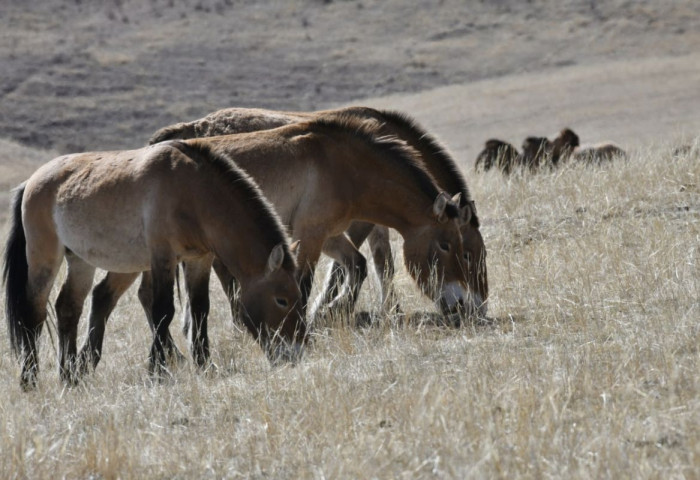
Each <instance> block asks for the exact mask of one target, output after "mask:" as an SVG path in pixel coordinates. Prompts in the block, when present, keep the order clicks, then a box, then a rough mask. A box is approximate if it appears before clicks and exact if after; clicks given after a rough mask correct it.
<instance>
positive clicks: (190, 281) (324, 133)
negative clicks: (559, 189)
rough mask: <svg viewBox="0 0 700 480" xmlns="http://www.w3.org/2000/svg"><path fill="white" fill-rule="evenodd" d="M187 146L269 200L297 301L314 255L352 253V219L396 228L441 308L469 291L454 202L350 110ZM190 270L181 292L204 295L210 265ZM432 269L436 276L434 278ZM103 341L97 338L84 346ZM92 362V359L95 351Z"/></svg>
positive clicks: (202, 328) (201, 315)
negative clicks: (283, 234)
mask: <svg viewBox="0 0 700 480" xmlns="http://www.w3.org/2000/svg"><path fill="white" fill-rule="evenodd" d="M165 144H166V145H167V143H165ZM185 144H186V145H190V146H193V147H197V146H201V145H207V146H209V147H210V148H211V149H212V150H213V151H215V152H218V153H221V154H226V155H228V156H230V157H231V158H233V159H235V161H236V163H237V164H238V165H240V166H241V167H242V168H244V169H245V170H246V171H247V172H248V173H249V174H250V175H251V176H252V177H253V178H254V179H255V180H256V181H257V182H258V183H259V185H260V187H261V188H262V190H263V191H264V192H265V193H266V195H267V197H268V198H269V199H270V201H271V202H272V203H273V204H274V205H275V207H276V208H277V211H278V212H279V215H280V217H281V218H282V221H283V222H284V223H285V224H287V225H288V226H289V227H290V230H291V233H292V236H293V238H295V239H298V240H300V245H299V251H298V258H297V260H298V262H299V265H300V268H301V269H302V273H301V280H300V287H301V291H302V306H305V305H306V300H307V299H308V295H309V291H310V289H311V282H312V279H313V271H314V267H315V265H316V262H317V260H318V258H319V256H320V253H321V251H322V250H323V251H324V252H325V253H327V254H328V255H330V256H331V257H332V258H334V259H336V260H339V261H342V260H344V251H343V249H349V250H352V251H356V248H355V247H354V245H352V243H351V242H350V241H349V240H348V239H347V237H345V236H344V235H342V234H343V232H344V231H345V230H346V229H347V227H348V226H349V225H350V222H351V221H352V220H355V219H358V220H365V221H369V222H371V223H378V224H382V225H387V226H389V227H392V228H394V229H396V230H398V231H399V233H400V234H401V235H402V236H403V238H404V259H405V262H406V266H407V268H408V270H409V272H410V273H411V275H413V277H414V278H415V279H416V281H417V282H418V284H419V285H420V287H421V288H422V289H423V291H424V292H425V293H426V294H427V295H429V296H430V297H432V298H433V299H435V300H436V301H438V302H439V303H440V305H441V306H442V308H443V311H444V312H451V311H453V310H455V309H456V308H457V307H458V305H459V304H460V303H463V302H464V299H465V298H466V297H467V295H468V294H467V292H466V291H465V287H464V273H463V272H464V266H463V263H462V262H463V260H462V257H463V253H462V252H463V250H462V241H461V234H460V230H459V227H458V225H457V223H456V219H457V218H458V217H459V216H460V208H459V206H458V204H456V203H454V201H453V200H451V199H450V197H449V196H448V195H446V194H445V193H443V192H441V191H440V190H439V189H438V187H437V186H436V184H435V180H434V179H433V178H432V176H430V175H429V174H428V173H427V172H426V171H425V170H424V169H423V168H422V166H421V163H420V160H419V158H418V155H417V153H416V152H415V150H413V149H412V148H410V147H408V146H407V145H406V144H405V143H404V142H402V141H399V140H398V139H396V138H393V137H378V136H377V135H376V131H375V128H374V126H373V125H372V124H368V123H366V122H363V121H360V120H358V119H357V118H354V117H352V116H335V117H332V118H330V117H321V118H317V119H315V120H313V121H311V122H308V123H299V124H293V125H288V126H285V127H280V128H277V129H273V130H266V131H256V132H252V133H245V134H238V135H225V136H217V137H209V138H201V139H191V140H186V141H185ZM210 261H211V259H210ZM224 267H225V265H224ZM188 270H190V269H189V266H186V283H187V285H188V291H200V292H201V294H202V296H206V290H207V289H206V285H208V279H209V266H208V265H205V264H204V262H203V263H202V264H200V265H198V266H197V268H196V269H195V272H194V273H193V274H192V275H189V274H188V273H187V272H188ZM229 270H230V269H228V268H216V272H217V274H218V275H219V276H220V277H221V278H222V283H223V285H224V286H225V287H226V288H227V291H230V288H232V278H231V273H233V274H234V276H235V272H233V271H231V272H230V273H229ZM431 274H435V275H436V276H437V280H438V281H437V283H436V282H435V281H434V278H433V277H431ZM110 282H111V279H110V275H108V276H107V277H106V278H105V281H104V282H103V285H102V286H98V288H102V290H103V291H107V292H115V294H117V295H118V294H121V291H118V290H119V289H116V288H113V287H112V286H111V284H110ZM122 291H123V290H122ZM194 303H195V302H194V301H193V302H192V310H193V314H192V319H193V322H194V323H193V328H192V329H191V331H192V336H193V338H192V345H197V344H198V342H201V341H202V340H201V336H202V335H204V336H206V323H205V319H206V313H207V310H208V305H206V304H204V303H203V304H202V305H195V304H194ZM195 310H196V313H195V312H194V311H195ZM108 314H109V312H101V314H100V315H99V316H95V317H93V316H91V328H92V329H94V330H95V331H97V332H100V333H103V331H104V323H105V322H106V319H107V315H108ZM100 345H101V340H100V341H99V342H95V343H93V344H91V345H88V346H86V347H87V348H88V349H97V348H99V347H100ZM193 354H194V355H195V361H196V362H197V363H198V364H200V365H203V364H204V363H206V361H207V360H208V359H207V356H206V352H197V351H194V352H193ZM94 358H99V352H98V354H97V355H95V356H94Z"/></svg>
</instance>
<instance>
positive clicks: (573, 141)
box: [551, 128, 581, 167]
mask: <svg viewBox="0 0 700 480" xmlns="http://www.w3.org/2000/svg"><path fill="white" fill-rule="evenodd" d="M551 144H552V148H551V155H552V158H551V162H552V166H553V167H556V166H558V165H559V163H560V162H565V161H566V160H568V159H569V158H570V157H571V154H572V153H573V151H574V150H575V149H576V147H578V146H579V145H580V144H581V142H580V141H579V138H578V135H576V133H574V131H573V130H571V129H570V128H564V129H563V130H562V131H560V132H559V134H558V135H557V136H556V137H555V138H554V140H552V142H551Z"/></svg>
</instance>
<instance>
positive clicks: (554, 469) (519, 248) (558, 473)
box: [0, 141, 700, 478]
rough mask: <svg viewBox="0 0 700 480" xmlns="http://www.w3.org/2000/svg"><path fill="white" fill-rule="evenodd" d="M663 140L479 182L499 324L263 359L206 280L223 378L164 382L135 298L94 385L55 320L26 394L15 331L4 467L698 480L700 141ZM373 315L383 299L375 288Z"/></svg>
mask: <svg viewBox="0 0 700 480" xmlns="http://www.w3.org/2000/svg"><path fill="white" fill-rule="evenodd" d="M670 150H671V149H670V147H669V146H659V147H657V148H655V149H653V150H648V151H641V152H636V153H635V154H633V155H632V158H631V159H630V160H629V161H628V162H627V163H621V162H618V163H616V164H615V165H612V166H608V167H601V168H583V167H577V168H566V169H562V170H560V171H557V172H554V173H548V174H542V175H538V176H527V177H515V178H512V179H510V180H504V179H503V178H502V177H501V176H500V175H498V174H496V173H489V174H485V175H481V176H472V178H471V180H470V185H471V187H472V190H473V194H474V197H475V198H476V200H477V202H478V207H479V212H480V215H481V217H482V218H483V219H484V227H483V232H484V234H485V238H486V242H487V246H488V248H489V256H488V261H489V273H490V281H491V282H490V284H491V292H492V298H491V306H490V315H491V322H490V323H489V324H487V325H467V326H463V327H461V328H459V329H454V328H449V327H441V326H435V325H434V324H432V323H431V321H430V318H431V316H430V315H420V314H419V315H418V317H421V316H422V317H424V318H425V319H426V321H425V322H423V323H421V322H416V321H412V322H403V323H402V322H401V321H397V320H396V319H383V321H380V322H378V324H375V325H374V326H372V327H369V328H364V329H361V328H353V327H349V326H343V325H333V328H319V330H318V335H317V337H316V338H315V344H314V346H313V348H312V349H310V350H309V351H308V352H307V355H306V356H305V358H304V360H303V361H302V362H301V364H299V365H298V366H296V367H282V368H277V369H271V368H270V367H269V366H268V364H267V361H266V360H265V359H264V357H263V356H262V354H261V353H260V351H259V348H258V347H257V346H256V345H255V344H254V343H253V341H252V340H251V339H250V338H249V336H248V335H247V334H245V333H244V332H242V331H240V330H238V329H237V328H235V327H233V326H232V324H231V321H230V318H229V315H228V314H227V311H228V309H227V306H226V304H225V302H224V301H223V297H222V295H221V293H220V288H219V287H218V285H214V284H212V291H213V292H214V294H215V297H214V302H213V305H212V309H213V313H212V317H213V318H212V321H211V325H212V327H211V336H212V339H213V349H214V354H213V357H214V361H215V362H216V363H217V364H218V366H219V370H218V372H217V373H215V374H211V375H202V374H198V373H196V372H195V371H194V370H193V369H192V368H191V367H190V366H183V367H181V368H179V369H177V370H176V371H175V376H174V379H173V380H172V381H171V382H169V383H167V384H163V385H152V384H151V383H150V382H149V380H148V376H147V373H146V368H145V366H146V355H147V352H148V347H149V333H148V328H147V325H146V322H145V321H144V319H143V315H142V313H141V311H140V307H139V306H138V301H137V300H136V295H135V294H134V293H133V291H130V292H129V294H128V295H127V298H125V299H123V301H122V302H121V304H120V306H119V307H118V309H117V311H116V312H115V315H114V317H113V318H112V320H111V321H110V324H109V326H108V332H107V338H106V348H105V356H104V359H103V362H102V363H101V364H100V366H99V367H98V369H97V371H96V373H95V375H94V376H92V377H91V378H89V379H88V380H87V382H86V383H85V384H84V385H82V386H80V387H77V388H74V389H65V388H63V387H62V385H61V384H60V382H59V380H58V375H57V372H56V365H55V358H54V357H55V352H54V349H53V347H52V346H51V345H50V344H49V342H48V341H47V339H48V338H49V337H48V335H46V330H45V331H44V336H43V339H44V342H43V345H42V357H41V366H42V372H41V374H40V386H39V388H38V390H37V391H36V392H32V393H28V394H27V393H22V392H21V391H20V389H19V386H18V367H17V365H16V361H15V360H14V358H12V355H11V354H10V351H9V347H8V342H7V341H5V342H4V346H3V347H2V350H1V352H2V353H1V355H0V382H2V384H3V385H4V387H3V388H2V390H1V393H0V417H1V418H0V445H1V450H2V455H0V472H2V473H3V477H5V478H56V477H66V478H222V477H224V478H432V477H437V478H514V477H524V478H700V429H699V427H698V426H699V425H700V375H699V373H698V372H699V368H698V367H699V365H698V363H699V362H698V360H699V359H700V356H699V354H698V345H699V343H700V323H699V322H698V318H700V304H699V300H698V299H699V298H700V268H699V267H700V160H699V157H698V154H699V150H700V146H699V145H698V144H697V141H696V144H695V145H694V148H693V150H692V151H691V152H690V153H688V154H684V155H682V156H680V157H673V156H672V155H671V154H670V153H669V152H670ZM398 284H399V293H400V297H401V299H402V306H403V307H404V309H405V310H406V311H409V312H416V311H417V312H426V311H428V312H429V311H430V307H429V306H428V304H427V302H425V300H423V299H421V298H419V295H418V293H417V291H416V290H415V288H414V287H413V286H412V285H410V282H409V281H408V280H407V278H406V276H405V274H403V273H402V274H401V277H400V278H399V281H398ZM361 308H363V309H376V308H377V301H376V292H372V291H370V292H369V295H367V294H365V296H364V298H363V299H362V300H361ZM413 317H414V319H415V317H416V315H413ZM174 323H178V322H174ZM0 336H2V337H3V338H6V337H7V335H6V326H5V322H4V321H3V322H2V326H0ZM175 336H176V338H178V339H181V336H180V335H179V334H177V332H176V335H175ZM183 346H184V345H183Z"/></svg>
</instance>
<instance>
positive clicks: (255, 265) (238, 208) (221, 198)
mask: <svg viewBox="0 0 700 480" xmlns="http://www.w3.org/2000/svg"><path fill="white" fill-rule="evenodd" d="M203 187H204V188H205V189H206V190H205V192H206V193H207V195H204V196H200V198H202V197H204V198H207V197H208V198H211V199H212V201H211V202H210V203H207V204H206V205H201V206H200V209H199V210H200V212H202V211H203V212H205V213H204V215H206V221H205V222H203V229H204V232H205V236H206V241H207V243H208V245H209V246H210V248H211V249H212V250H213V252H214V254H215V255H216V256H217V257H218V258H219V260H221V262H222V263H223V264H224V265H225V266H226V268H228V270H229V271H230V272H231V273H232V274H233V275H234V276H235V277H236V278H237V279H238V280H239V281H240V282H241V283H242V284H245V283H247V280H248V279H251V278H253V277H255V276H258V275H260V274H261V272H264V271H265V270H264V269H265V265H266V262H267V258H268V256H269V253H270V251H272V248H273V247H274V245H273V241H272V240H271V239H270V238H269V237H268V235H267V232H265V231H264V229H263V228H261V226H260V224H259V223H258V222H257V221H256V220H257V219H256V218H255V217H254V214H253V213H252V212H251V210H250V209H249V208H247V206H246V205H245V203H244V202H241V198H240V197H239V196H237V195H234V194H232V193H231V192H230V191H229V190H228V188H226V187H228V186H223V187H224V188H215V187H214V185H212V183H208V184H205V185H204V186H203ZM229 188H230V187H229ZM268 246H269V248H267V247H268Z"/></svg>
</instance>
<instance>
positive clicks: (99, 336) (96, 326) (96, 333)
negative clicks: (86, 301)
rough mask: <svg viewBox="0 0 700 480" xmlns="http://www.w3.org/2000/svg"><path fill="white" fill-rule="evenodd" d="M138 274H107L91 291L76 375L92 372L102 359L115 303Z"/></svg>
mask: <svg viewBox="0 0 700 480" xmlns="http://www.w3.org/2000/svg"><path fill="white" fill-rule="evenodd" d="M137 276H138V273H115V272H108V273H107V275H106V276H105V278H103V279H102V281H101V282H100V283H98V284H97V286H96V287H95V288H94V289H93V290H92V305H91V306H90V318H89V320H88V335H87V339H86V340H85V345H83V348H82V349H80V354H79V355H78V370H77V372H78V375H80V376H82V375H84V374H86V373H88V370H89V369H92V370H94V369H95V368H96V367H97V364H98V363H99V361H100V358H102V342H103V340H104V334H105V325H106V324H107V320H108V319H109V316H110V314H111V313H112V310H114V307H115V306H116V305H117V301H118V300H119V299H120V298H121V296H122V295H124V292H126V290H127V289H128V288H129V287H130V286H131V284H132V283H134V280H136V277H137Z"/></svg>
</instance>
